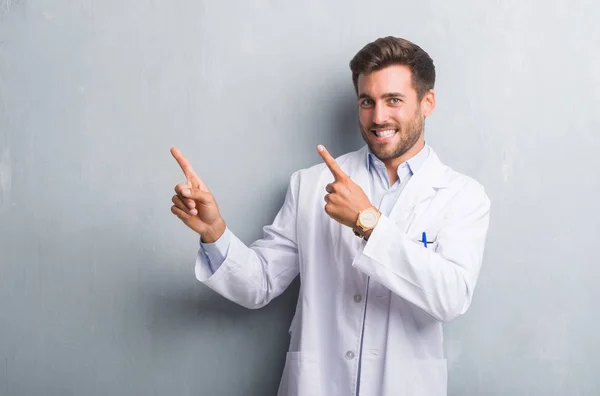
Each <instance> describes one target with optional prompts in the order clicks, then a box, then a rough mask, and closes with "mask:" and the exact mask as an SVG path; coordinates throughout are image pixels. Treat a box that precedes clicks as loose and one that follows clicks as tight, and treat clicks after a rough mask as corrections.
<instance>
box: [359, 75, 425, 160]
mask: <svg viewBox="0 0 600 396" xmlns="http://www.w3.org/2000/svg"><path fill="white" fill-rule="evenodd" d="M357 85H358V118H359V122H360V129H361V132H362V136H363V139H364V140H365V142H366V143H367V145H368V146H369V148H370V149H371V151H372V152H373V153H374V154H375V155H376V156H377V158H379V159H380V160H382V161H386V162H387V161H390V160H393V159H395V158H398V157H400V156H402V155H403V154H405V153H406V152H408V151H409V150H410V149H411V148H412V147H415V144H416V143H418V142H422V141H423V139H424V138H423V125H424V120H425V117H426V116H428V115H429V114H430V113H431V111H432V110H433V105H434V104H435V101H434V97H433V91H430V92H428V93H427V94H425V96H424V97H423V99H422V100H421V101H419V100H418V99H417V91H416V90H415V89H414V88H413V86H412V75H411V72H410V69H409V68H408V67H407V66H403V65H393V66H388V67H386V68H384V69H381V70H378V71H374V72H371V73H367V74H361V75H360V76H359V78H358V84H357ZM413 154H416V153H413Z"/></svg>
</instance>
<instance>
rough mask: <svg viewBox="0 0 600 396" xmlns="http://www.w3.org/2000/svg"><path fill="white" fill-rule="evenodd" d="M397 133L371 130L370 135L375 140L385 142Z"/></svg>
mask: <svg viewBox="0 0 600 396" xmlns="http://www.w3.org/2000/svg"><path fill="white" fill-rule="evenodd" d="M396 132H398V130H396V129H371V133H372V134H373V135H375V137H376V138H377V140H385V139H388V138H391V137H392V136H394V135H395V134H396Z"/></svg>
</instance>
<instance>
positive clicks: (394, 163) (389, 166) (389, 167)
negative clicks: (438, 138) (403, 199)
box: [383, 136, 425, 185]
mask: <svg viewBox="0 0 600 396" xmlns="http://www.w3.org/2000/svg"><path fill="white" fill-rule="evenodd" d="M423 147H425V139H423V137H422V136H421V138H419V140H417V143H415V144H414V145H413V146H412V147H411V148H410V149H409V150H408V151H407V152H406V153H404V154H402V155H401V156H400V157H396V158H392V159H389V160H385V161H383V163H384V164H385V170H386V171H387V174H388V178H389V179H390V185H393V184H394V183H396V182H397V181H398V179H399V177H398V167H399V166H400V165H401V164H402V163H404V162H406V161H408V160H409V159H411V158H412V157H414V156H415V155H417V154H419V152H420V151H421V150H423Z"/></svg>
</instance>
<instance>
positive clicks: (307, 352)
mask: <svg viewBox="0 0 600 396" xmlns="http://www.w3.org/2000/svg"><path fill="white" fill-rule="evenodd" d="M366 155H367V149H366V146H365V147H363V148H362V149H361V150H358V151H355V152H351V153H348V154H346V155H343V156H341V157H340V158H338V159H337V162H338V164H339V165H340V166H341V168H342V169H343V170H344V172H345V173H346V174H347V175H349V176H350V177H351V178H352V180H354V181H355V182H356V183H357V184H358V185H360V186H361V187H362V188H363V190H364V191H365V193H366V194H367V196H369V188H368V186H369V182H368V181H369V175H368V173H367V172H368V170H367V166H366ZM332 181H333V176H332V175H331V172H330V171H329V169H328V168H327V167H325V165H324V164H321V165H316V166H313V167H311V168H308V169H304V170H300V171H298V172H296V173H294V174H293V175H292V177H291V181H290V185H289V188H288V191H287V195H286V198H285V202H284V204H283V206H282V208H281V209H280V211H279V213H278V214H277V216H276V218H275V219H274V221H273V223H272V224H271V225H269V226H267V227H265V228H264V232H265V235H264V237H263V238H262V239H260V240H258V241H256V242H254V243H253V244H252V245H251V246H250V247H247V246H246V245H245V244H244V243H242V242H241V241H240V240H239V239H238V238H236V237H235V236H234V235H232V236H231V242H230V245H229V250H228V253H227V256H226V258H225V261H224V262H223V264H222V265H221V266H220V267H219V268H218V269H217V270H216V272H214V274H213V272H212V271H211V269H210V267H209V264H208V263H207V260H206V258H205V256H204V255H203V254H198V258H197V262H196V277H197V278H198V280H199V281H201V282H203V283H204V284H206V285H207V286H209V287H210V288H212V289H213V290H215V291H216V292H218V293H220V294H221V295H223V296H224V297H226V298H228V299H230V300H231V301H234V302H236V303H238V304H240V305H242V306H245V307H248V308H260V307H263V306H264V305H266V304H267V303H268V302H269V301H271V300H272V299H273V298H275V297H277V296H279V295H280V294H281V293H282V292H283V291H284V290H285V289H286V288H287V286H288V285H289V284H290V283H291V281H292V280H293V279H294V278H295V277H296V276H297V275H298V274H300V283H301V286H300V295H299V298H298V303H297V307H296V312H295V316H294V319H293V320H292V323H291V326H290V336H291V339H290V346H289V352H288V353H287V356H286V361H285V368H284V371H283V377H282V379H281V383H280V387H279V395H281V396H283V395H285V396H296V395H298V396H309V395H311V396H312V395H314V396H338V395H339V396H349V395H356V389H357V381H359V382H360V393H359V394H360V396H363V395H364V396H387V395H390V396H391V395H394V396H396V395H406V396H443V395H446V383H447V367H446V360H445V355H444V350H443V332H442V323H443V322H446V321H449V320H451V319H453V318H455V317H457V316H458V315H460V314H462V313H464V312H465V311H466V310H467V308H468V307H469V305H470V303H471V299H472V297H473V290H474V288H475V284H476V281H477V278H478V275H479V270H480V266H481V262H482V256H483V251H484V245H485V240H486V234H487V229H488V223H489V210H490V202H489V200H488V197H487V196H486V194H485V192H484V189H483V187H482V186H481V185H480V184H479V183H477V182H476V181H474V180H473V179H471V178H469V177H467V176H464V175H461V174H459V173H458V172H456V171H454V170H452V169H451V168H449V167H448V166H446V165H444V164H442V162H441V161H440V160H439V159H438V157H437V155H436V154H435V152H434V151H433V150H431V151H430V154H429V157H428V158H427V160H426V162H425V163H424V164H423V166H422V168H421V169H419V170H418V171H417V172H416V173H415V174H414V175H413V176H412V178H411V179H410V181H409V182H408V184H407V185H406V187H405V189H404V191H402V194H401V195H400V197H399V198H398V201H397V202H396V203H395V205H394V207H393V209H392V211H391V213H390V215H389V216H382V217H381V218H380V220H379V223H378V224H377V226H376V228H375V229H374V231H373V233H372V234H371V237H370V238H369V240H368V241H364V240H362V239H360V238H358V237H356V236H355V235H354V233H353V232H352V229H350V228H349V227H347V226H343V225H341V224H339V223H338V222H336V221H335V220H333V219H331V218H330V217H329V216H328V215H327V214H326V213H325V211H324V205H325V201H324V199H323V197H324V195H325V194H326V192H325V186H326V185H327V184H328V183H331V182H332ZM423 232H426V235H427V240H428V241H429V242H430V243H429V244H428V246H427V247H425V246H424V244H423V243H422V242H419V241H420V240H421V236H422V233H423ZM363 325H364V326H363ZM361 351H362V352H361ZM359 366H360V367H359ZM359 373H360V374H359ZM359 376H360V378H358V377H359Z"/></svg>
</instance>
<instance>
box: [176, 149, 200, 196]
mask: <svg viewBox="0 0 600 396" xmlns="http://www.w3.org/2000/svg"><path fill="white" fill-rule="evenodd" d="M171 155H173V158H175V160H176V161H177V163H178V164H179V166H180V167H181V170H182V171H183V174H184V175H185V178H186V179H187V182H188V183H189V184H191V185H192V186H193V187H198V188H200V189H205V188H206V187H205V186H204V183H202V180H200V178H199V177H198V175H196V172H194V168H192V165H191V164H190V162H189V161H188V160H187V159H186V158H185V157H184V156H183V154H181V151H179V149H178V148H176V147H173V148H171Z"/></svg>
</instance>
